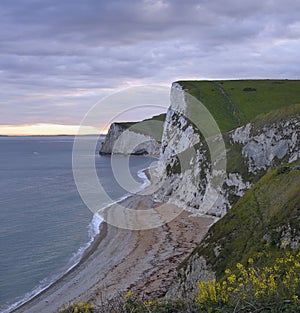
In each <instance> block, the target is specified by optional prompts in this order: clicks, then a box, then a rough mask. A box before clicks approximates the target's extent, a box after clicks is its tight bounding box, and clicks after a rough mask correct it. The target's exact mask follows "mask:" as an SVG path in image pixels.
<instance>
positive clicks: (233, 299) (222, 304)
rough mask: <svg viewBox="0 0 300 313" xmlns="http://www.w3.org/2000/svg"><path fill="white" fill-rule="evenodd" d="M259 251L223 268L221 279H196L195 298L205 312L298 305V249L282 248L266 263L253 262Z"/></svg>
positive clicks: (299, 295) (267, 308)
mask: <svg viewBox="0 0 300 313" xmlns="http://www.w3.org/2000/svg"><path fill="white" fill-rule="evenodd" d="M262 256H263V253H259V254H258V255H257V256H256V258H255V259H254V258H249V260H248V263H247V265H246V266H244V265H243V264H241V263H237V264H236V269H234V270H230V269H227V270H226V271H225V276H224V278H223V279H222V280H221V281H217V280H215V279H214V280H211V281H207V282H203V281H200V282H199V283H198V288H199V295H198V297H197V298H196V302H197V303H198V304H199V305H200V308H201V309H203V310H206V311H207V312H219V311H218V309H222V312H233V311H234V312H243V313H245V312H258V311H259V312H264V310H268V312H295V311H294V309H295V307H297V308H298V310H299V309H300V300H299V298H300V252H299V253H298V254H292V253H291V252H286V253H285V254H284V256H283V257H278V258H275V259H274V260H273V262H271V264H269V265H264V266H260V267H259V266H257V265H255V261H256V264H259V263H260V262H259V261H260V260H261V257H262ZM279 307H281V311H278V310H279V309H278V308H279ZM289 310H290V311H289Z"/></svg>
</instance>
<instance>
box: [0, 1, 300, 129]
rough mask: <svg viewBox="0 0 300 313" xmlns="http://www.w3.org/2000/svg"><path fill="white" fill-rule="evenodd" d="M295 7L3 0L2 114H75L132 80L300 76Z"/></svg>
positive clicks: (45, 117) (68, 117)
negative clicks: (64, 112)
mask: <svg viewBox="0 0 300 313" xmlns="http://www.w3.org/2000/svg"><path fill="white" fill-rule="evenodd" d="M299 12H300V2H299V1H293V0H287V1H284V2H282V1H278V0H266V1H261V0H259V1H258V0H252V1H240V0H228V1H213V0H210V1H208V0H185V1H182V0H181V1H179V0H172V1H171V0H169V1H167V0H144V1H141V0H136V1H135V0H128V1H125V0H114V1H107V0H106V1H101V0H86V1H74V0H72V1H70V0H66V1H58V0H44V1H42V0H23V1H21V0H15V1H11V0H2V1H1V2H0V80H1V87H2V92H1V96H0V102H1V104H0V106H1V115H0V123H2V124H9V123H23V122H61V123H63V122H66V121H68V122H71V121H73V122H78V121H79V120H80V116H82V114H83V113H84V112H85V111H86V110H87V109H88V108H89V107H90V106H91V105H92V104H93V103H94V102H95V101H97V100H98V99H99V98H101V97H102V96H103V95H105V94H107V93H109V92H112V91H113V90H114V89H115V88H121V87H126V86H128V85H132V84H143V83H164V84H169V83H171V82H172V81H173V80H177V79H189V78H194V79H195V78H199V79H201V78H245V77H253V78H262V77H273V78H299V76H300V75H299V74H300V66H299V65H300V64H299V63H300V61H299V59H298V57H297V54H298V51H299V48H300V43H299V38H300V22H299V21H300V13H299ZM64 108H65V109H66V112H67V109H68V113H66V114H63V109H64ZM70 108H72V109H70ZM14 110H15V113H14ZM16 112H18V114H17V115H16ZM51 112H52V113H51ZM33 117H34V118H33Z"/></svg>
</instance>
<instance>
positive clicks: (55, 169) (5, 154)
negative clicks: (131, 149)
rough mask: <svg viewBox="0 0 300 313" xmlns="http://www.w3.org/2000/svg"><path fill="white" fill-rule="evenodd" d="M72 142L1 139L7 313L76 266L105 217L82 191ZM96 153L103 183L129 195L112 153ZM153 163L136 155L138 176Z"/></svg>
mask: <svg viewBox="0 0 300 313" xmlns="http://www.w3.org/2000/svg"><path fill="white" fill-rule="evenodd" d="M72 146H73V137H63V136H53V137H0V192H1V193H0V242H1V245H0V311H1V312H2V311H3V312H4V311H6V310H7V308H8V307H10V306H11V305H12V304H13V303H16V302H20V301H21V302H23V301H24V300H25V299H27V298H30V297H32V296H33V295H34V294H36V293H37V292H39V291H40V290H42V289H43V288H45V286H47V285H49V284H50V283H51V282H53V280H55V279H57V278H58V277H59V276H60V275H62V274H63V273H65V272H66V271H67V270H68V269H70V267H72V266H74V264H76V263H77V262H78V261H79V259H80V256H81V255H82V252H83V250H84V248H86V247H87V245H88V243H90V242H91V240H92V238H93V236H94V235H95V232H96V229H95V227H97V226H98V225H99V220H98V223H97V220H96V219H95V216H94V218H93V214H92V213H91V212H90V211H89V210H88V209H87V207H86V206H85V204H84V203H83V202H82V200H81V198H80V196H79V194H78V192H77V189H76V185H75V183H74V180H73V174H72ZM95 154H96V162H95V163H96V167H97V169H98V170H99V171H100V175H101V183H102V184H103V185H104V186H105V187H106V190H107V192H109V194H110V196H111V197H112V198H113V199H115V200H117V199H119V198H121V197H123V196H124V195H125V194H127V192H126V191H125V190H123V189H122V188H121V187H119V185H118V184H117V183H116V181H115V180H114V179H113V175H112V171H111V167H110V157H100V156H98V155H97V151H95ZM152 161H153V160H152V159H151V158H145V157H132V158H131V159H130V169H131V172H132V174H133V176H135V178H136V179H137V180H140V181H141V182H142V180H141V178H139V177H138V176H137V173H138V171H139V170H141V169H143V168H146V167H148V166H149V165H150V163H151V162H152ZM99 208H101V203H99ZM8 311H9V310H8Z"/></svg>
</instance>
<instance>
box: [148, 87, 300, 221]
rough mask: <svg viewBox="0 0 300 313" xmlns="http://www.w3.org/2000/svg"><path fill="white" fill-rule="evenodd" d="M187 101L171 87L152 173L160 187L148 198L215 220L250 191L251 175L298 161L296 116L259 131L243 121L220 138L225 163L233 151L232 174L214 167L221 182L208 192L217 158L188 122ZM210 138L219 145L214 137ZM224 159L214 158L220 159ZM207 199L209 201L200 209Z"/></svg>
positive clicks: (259, 128) (178, 88)
mask: <svg viewBox="0 0 300 313" xmlns="http://www.w3.org/2000/svg"><path fill="white" fill-rule="evenodd" d="M190 101H193V100H191V99H190V98H189V97H187V94H186V93H185V92H184V91H183V90H182V87H181V86H180V84H178V83H174V84H173V86H172V90H171V106H170V108H169V110H168V112H167V115H166V121H165V125H164V132H163V137H162V146H161V150H160V164H159V166H158V168H157V170H156V174H157V176H159V177H160V182H159V183H160V188H159V190H157V191H156V193H155V195H154V196H155V198H156V199H157V200H159V201H164V202H171V203H174V204H176V205H178V206H179V207H181V208H182V209H185V210H188V211H191V212H193V213H199V214H210V215H214V216H218V217H221V216H223V215H224V214H225V213H226V212H227V211H228V209H230V207H231V206H232V203H233V202H234V201H236V199H237V198H239V197H242V196H243V195H244V193H245V191H246V190H248V189H249V188H250V187H251V185H252V184H253V182H254V181H255V180H256V175H257V174H259V173H263V172H265V171H266V170H267V169H268V168H270V167H272V166H275V165H278V164H280V163H283V162H292V161H294V160H296V159H297V158H299V157H300V152H299V146H300V142H299V141H300V134H299V130H300V127H299V125H300V123H299V114H298V115H297V116H290V117H287V118H284V119H283V120H280V119H279V120H277V121H275V122H273V123H267V124H265V125H264V126H263V127H262V128H261V127H258V126H257V125H256V124H255V122H253V123H249V124H247V125H245V126H242V127H239V128H237V129H235V130H233V131H231V132H229V133H227V134H223V135H224V140H225V142H226V152H227V160H228V163H230V159H231V157H232V151H236V150H238V151H240V154H241V155H240V160H239V166H238V167H237V170H235V171H232V172H231V171H230V170H231V169H230V167H228V168H227V171H226V172H224V166H223V167H222V168H220V170H219V172H220V173H219V174H220V176H222V179H223V183H222V184H221V185H218V186H217V188H216V187H215V188H212V185H213V180H214V178H215V176H216V175H215V174H216V173H215V172H216V169H215V168H214V166H213V165H214V164H213V163H215V162H217V161H216V159H217V158H215V160H214V162H213V163H212V161H211V159H212V155H211V153H212V151H210V149H209V144H208V141H207V140H204V138H203V136H202V134H201V132H199V129H198V128H197V127H195V123H194V121H193V123H192V122H191V121H190V119H192V118H193V117H191V118H189V106H190V105H191V104H190V103H189V102H190ZM204 131H205V129H204ZM214 140H215V141H218V140H219V141H220V136H219V137H218V136H216V137H215V138H214ZM224 157H225V156H224V155H221V154H220V159H222V158H224ZM223 161H224V160H223ZM223 165H224V164H223ZM210 198H213V199H212V202H211V203H210V205H206V204H207V203H206V202H207V201H209V200H211V199H210Z"/></svg>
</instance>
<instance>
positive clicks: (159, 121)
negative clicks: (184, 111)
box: [116, 113, 166, 142]
mask: <svg viewBox="0 0 300 313" xmlns="http://www.w3.org/2000/svg"><path fill="white" fill-rule="evenodd" d="M165 119H166V114H165V113H162V114H159V115H155V116H153V117H150V118H147V119H145V120H143V121H138V122H119V123H116V124H117V125H119V126H121V127H122V128H124V129H129V128H130V130H131V131H134V132H137V133H141V134H144V135H149V136H151V137H153V138H155V139H156V140H157V141H158V142H160V141H161V138H162V133H163V122H164V121H165ZM152 122H153V123H152Z"/></svg>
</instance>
